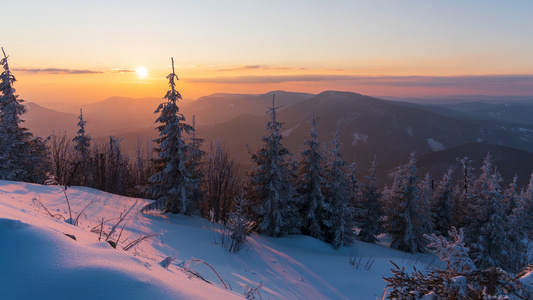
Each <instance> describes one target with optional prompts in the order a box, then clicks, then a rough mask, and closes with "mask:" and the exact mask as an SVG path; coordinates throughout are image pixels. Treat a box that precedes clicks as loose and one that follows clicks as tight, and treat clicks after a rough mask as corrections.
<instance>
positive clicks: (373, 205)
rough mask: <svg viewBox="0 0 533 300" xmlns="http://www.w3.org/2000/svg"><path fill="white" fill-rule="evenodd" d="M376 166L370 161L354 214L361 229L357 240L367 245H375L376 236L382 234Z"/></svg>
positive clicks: (381, 211) (381, 210)
mask: <svg viewBox="0 0 533 300" xmlns="http://www.w3.org/2000/svg"><path fill="white" fill-rule="evenodd" d="M376 164H377V163H376V161H372V163H371V165H370V169H369V175H368V176H366V179H367V180H368V183H366V184H364V185H362V187H361V194H360V197H359V198H358V201H357V207H356V213H355V215H356V221H357V225H358V226H359V228H360V229H361V230H360V231H359V234H358V235H357V239H359V240H360V241H362V242H367V243H376V242H377V241H378V239H377V238H376V236H377V235H379V234H381V233H383V232H384V229H383V221H382V217H383V207H382V203H381V197H382V193H381V191H380V190H379V187H378V186H377V185H376V182H377V181H378V177H377V174H376Z"/></svg>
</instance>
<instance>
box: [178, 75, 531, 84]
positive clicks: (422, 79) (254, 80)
mask: <svg viewBox="0 0 533 300" xmlns="http://www.w3.org/2000/svg"><path fill="white" fill-rule="evenodd" d="M187 81H190V82H199V83H222V84H267V83H283V82H309V81H311V82H320V81H351V82H353V83H354V84H361V85H383V86H405V87H452V86H454V87H456V86H473V85H485V86H487V85H488V86H498V85H505V86H509V85H526V84H529V85H530V84H533V74H526V75H479V76H356V75H320V74H307V75H264V76H263V75H260V76H253V75H250V76H234V77H230V76H221V77H211V78H190V79H188V80H187Z"/></svg>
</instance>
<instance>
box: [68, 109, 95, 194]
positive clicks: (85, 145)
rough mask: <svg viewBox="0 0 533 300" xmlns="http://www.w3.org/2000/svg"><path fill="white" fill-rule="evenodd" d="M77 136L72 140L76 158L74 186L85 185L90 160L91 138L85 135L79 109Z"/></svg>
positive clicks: (83, 121)
mask: <svg viewBox="0 0 533 300" xmlns="http://www.w3.org/2000/svg"><path fill="white" fill-rule="evenodd" d="M78 120H79V122H78V127H79V130H78V134H77V135H76V136H75V137H74V138H73V139H72V141H73V142H74V150H76V158H75V161H74V164H75V168H74V169H75V170H76V172H75V174H73V175H74V177H75V178H76V180H75V184H77V185H87V183H88V181H89V180H88V177H89V170H90V168H89V166H88V164H89V160H90V153H89V151H90V147H91V137H90V136H89V135H87V134H85V125H86V124H87V121H85V120H84V119H83V111H82V109H81V108H80V116H79V117H78Z"/></svg>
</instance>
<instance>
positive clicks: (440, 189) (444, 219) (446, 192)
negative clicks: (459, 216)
mask: <svg viewBox="0 0 533 300" xmlns="http://www.w3.org/2000/svg"><path fill="white" fill-rule="evenodd" d="M452 174H453V169H452V168H450V169H448V172H446V173H444V176H443V177H442V181H441V182H440V183H439V185H438V186H437V189H436V191H435V202H434V206H433V209H432V210H433V216H434V222H433V223H434V224H435V232H436V233H437V234H438V235H442V236H444V237H447V236H448V232H449V230H450V228H451V227H452V217H453V213H454V206H453V204H454V197H453V195H454V194H453V185H452Z"/></svg>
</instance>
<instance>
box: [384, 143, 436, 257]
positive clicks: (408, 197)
mask: <svg viewBox="0 0 533 300" xmlns="http://www.w3.org/2000/svg"><path fill="white" fill-rule="evenodd" d="M416 172H417V167H416V157H415V153H414V152H413V153H411V156H410V159H409V163H408V164H407V165H405V166H404V167H403V168H402V169H401V172H400V174H399V175H397V177H396V178H395V180H394V184H393V186H392V188H391V190H390V193H389V195H388V200H387V205H386V209H387V211H386V215H387V222H386V229H387V232H388V233H390V234H391V235H392V243H391V248H393V249H398V250H402V251H406V252H417V251H418V252H424V251H425V250H426V244H427V243H426V240H425V238H424V234H427V233H430V231H431V227H430V224H431V219H430V217H431V216H430V214H429V212H428V211H426V210H425V207H426V206H425V204H424V203H421V198H420V187H419V184H418V182H419V178H418V176H417V175H416Z"/></svg>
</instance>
